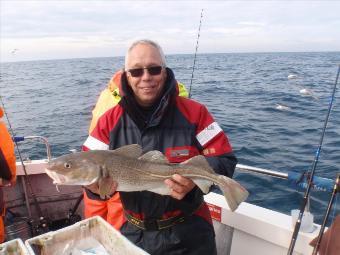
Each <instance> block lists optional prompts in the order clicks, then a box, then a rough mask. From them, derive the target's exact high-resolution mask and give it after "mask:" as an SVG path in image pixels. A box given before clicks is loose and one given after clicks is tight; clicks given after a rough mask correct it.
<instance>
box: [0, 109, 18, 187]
mask: <svg viewBox="0 0 340 255" xmlns="http://www.w3.org/2000/svg"><path fill="white" fill-rule="evenodd" d="M2 116H3V110H2V109H1V108H0V119H1V117H2ZM15 161H16V158H15V152H14V143H13V140H12V137H11V135H10V134H9V132H8V130H7V127H6V125H5V123H4V122H2V121H1V120H0V178H2V179H4V180H6V181H9V182H10V183H11V184H12V185H14V183H15V180H16V166H15Z"/></svg>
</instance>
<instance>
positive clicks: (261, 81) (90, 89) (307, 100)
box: [0, 52, 340, 224]
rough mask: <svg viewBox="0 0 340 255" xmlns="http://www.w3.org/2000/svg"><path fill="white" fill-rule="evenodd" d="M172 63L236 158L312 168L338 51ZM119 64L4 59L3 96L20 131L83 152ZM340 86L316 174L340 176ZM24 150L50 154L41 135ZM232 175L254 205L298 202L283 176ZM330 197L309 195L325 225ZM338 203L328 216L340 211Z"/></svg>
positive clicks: (57, 148) (171, 58)
mask: <svg viewBox="0 0 340 255" xmlns="http://www.w3.org/2000/svg"><path fill="white" fill-rule="evenodd" d="M166 59H167V66H168V67H170V68H172V70H173V71H174V73H175V76H176V79H177V80H178V81H180V82H182V83H184V84H185V85H186V87H187V89H188V90H189V89H190V91H191V98H192V99H194V100H196V101H199V102H201V103H203V104H205V105H206V106H207V108H208V109H209V111H210V112H211V113H212V115H213V116H214V118H215V120H216V121H217V122H218V123H219V124H220V126H221V127H222V129H223V130H224V132H225V133H226V134H227V136H228V138H229V140H230V142H231V144H232V147H233V150H234V152H235V154H236V156H237V158H238V161H239V163H240V164H245V165H250V166H254V167H260V168H265V169H271V170H274V171H279V172H284V173H288V172H297V173H301V174H302V173H303V172H305V171H307V172H308V171H310V170H311V169H312V165H313V162H314V160H315V156H316V152H317V149H318V148H319V143H320V140H321V136H322V130H323V126H324V123H325V120H326V115H327V112H328V108H329V104H330V102H331V95H332V91H333V88H334V84H335V80H336V74H337V69H338V66H339V64H340V52H305V53H303V52H300V53H232V54H221V53H218V54H198V55H197V56H196V64H195V68H194V72H193V63H194V55H191V54H186V55H168V56H166ZM123 64H124V58H123V57H106V58H88V59H85V58H84V59H63V60H44V61H27V62H11V63H1V80H0V93H1V97H2V101H3V103H4V105H5V109H6V112H7V116H8V119H9V122H10V125H11V127H12V129H13V131H14V134H15V135H16V136H31V135H39V136H44V137H46V138H47V139H48V141H49V143H50V144H51V150H52V156H53V157H57V156H60V155H63V154H66V153H69V152H70V150H74V149H76V150H80V148H81V145H82V144H83V142H84V141H85V139H86V138H87V136H88V127H89V123H90V120H91V111H92V110H93V108H94V106H95V103H96V101H97V99H98V97H99V94H100V92H101V91H102V90H103V89H104V88H105V87H106V86H107V83H108V81H109V80H110V78H111V76H112V75H113V73H115V72H116V71H117V70H119V69H121V68H122V67H123ZM192 74H193V78H192ZM292 78H293V79H292ZM338 87H340V85H339V84H338ZM339 90H340V88H337V89H336V93H335V98H334V100H333V107H332V111H331V114H330V117H329V121H328V125H327V128H326V132H325V135H324V140H323V144H322V150H321V153H320V157H319V160H318V162H317V165H316V170H315V174H316V176H319V177H325V178H329V179H332V180H335V178H336V175H337V174H339V173H340V93H339ZM306 91H307V92H308V93H306ZM19 149H20V151H21V154H22V156H23V158H24V159H27V158H29V159H41V158H46V150H45V146H44V144H43V143H41V142H40V141H34V140H27V141H24V142H20V143H19ZM234 177H235V179H236V180H237V181H239V182H240V183H241V184H242V185H244V186H245V187H246V188H247V189H248V190H249V192H250V196H249V198H248V199H247V202H249V203H252V204H255V205H258V206H262V207H265V208H269V209H273V210H276V211H279V212H282V213H285V214H290V211H291V210H292V209H297V208H299V207H300V205H301V203H302V200H303V194H304V192H303V190H302V189H296V186H295V185H294V184H292V183H290V182H288V181H287V180H284V179H278V178H274V177H268V176H263V175H259V174H253V173H248V172H242V171H236V172H235V176H234ZM330 195H331V194H330V193H329V192H322V191H315V190H312V192H311V199H310V210H311V212H312V213H313V214H314V217H315V222H317V223H319V224H320V223H321V222H322V219H323V217H324V215H325V212H326V208H327V204H328V201H329V199H330ZM337 197H339V196H337ZM339 200H340V199H337V198H336V199H335V202H334V204H333V207H332V210H331V212H330V219H329V221H331V220H332V219H333V218H334V216H335V215H337V214H339V208H340V206H339V202H338V201H339Z"/></svg>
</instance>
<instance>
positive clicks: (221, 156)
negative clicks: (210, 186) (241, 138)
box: [196, 106, 237, 178]
mask: <svg viewBox="0 0 340 255" xmlns="http://www.w3.org/2000/svg"><path fill="white" fill-rule="evenodd" d="M196 139H197V141H198V143H199V147H201V153H202V154H203V155H204V156H205V157H206V159H207V161H208V162H209V164H210V165H211V167H212V168H213V169H214V171H215V172H216V173H218V174H221V175H225V176H228V177H230V178H231V177H232V176H233V173H234V170H235V167H236V164H237V158H236V156H235V155H234V153H233V150H232V147H231V145H230V143H229V139H228V137H227V135H226V134H225V133H224V131H223V130H222V128H221V127H220V126H219V124H218V123H217V122H216V121H215V120H214V119H213V117H212V116H211V114H210V113H209V112H208V110H207V108H206V107H205V106H202V107H201V111H200V119H199V123H198V126H197V133H196Z"/></svg>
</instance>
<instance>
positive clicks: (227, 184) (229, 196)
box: [217, 175, 249, 211]
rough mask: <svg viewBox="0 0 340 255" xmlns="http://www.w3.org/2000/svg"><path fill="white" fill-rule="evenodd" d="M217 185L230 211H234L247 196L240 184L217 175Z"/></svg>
mask: <svg viewBox="0 0 340 255" xmlns="http://www.w3.org/2000/svg"><path fill="white" fill-rule="evenodd" d="M217 184H218V186H219V187H220V189H221V190H222V192H223V195H224V197H225V199H226V201H227V203H228V205H229V208H230V210H231V211H235V210H236V209H237V207H238V206H239V204H240V203H242V202H243V201H244V200H246V198H247V197H248V195H249V193H248V191H247V190H246V189H245V188H244V187H243V186H242V185H241V184H239V183H238V182H236V181H234V180H233V179H231V178H229V177H226V176H223V175H219V176H218V183H217Z"/></svg>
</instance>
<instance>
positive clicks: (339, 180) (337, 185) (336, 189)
mask: <svg viewBox="0 0 340 255" xmlns="http://www.w3.org/2000/svg"><path fill="white" fill-rule="evenodd" d="M338 192H340V173H338V177H337V178H336V181H335V184H334V188H333V192H332V195H331V198H330V199H329V202H328V206H327V210H326V213H325V217H324V218H323V222H322V224H321V228H320V232H319V235H318V239H317V241H316V244H315V246H314V249H313V253H312V255H316V254H317V253H318V250H319V247H320V244H321V240H322V237H323V234H324V230H325V226H326V223H327V220H328V216H329V213H330V211H331V208H332V205H333V202H334V198H335V196H336V194H337V193H338ZM327 248H328V245H327ZM327 248H326V250H327Z"/></svg>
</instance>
